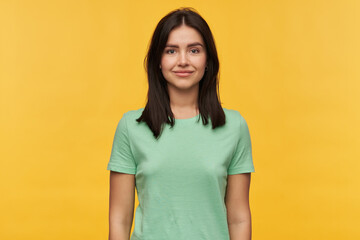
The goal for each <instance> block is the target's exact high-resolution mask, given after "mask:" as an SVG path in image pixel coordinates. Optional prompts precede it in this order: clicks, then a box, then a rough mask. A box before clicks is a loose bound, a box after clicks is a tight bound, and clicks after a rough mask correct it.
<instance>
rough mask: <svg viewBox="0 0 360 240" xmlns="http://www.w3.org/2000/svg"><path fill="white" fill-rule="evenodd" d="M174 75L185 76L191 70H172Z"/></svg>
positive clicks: (189, 73)
mask: <svg viewBox="0 0 360 240" xmlns="http://www.w3.org/2000/svg"><path fill="white" fill-rule="evenodd" d="M174 73H175V75H176V76H179V77H187V76H190V75H191V74H192V73H193V72H192V71H174Z"/></svg>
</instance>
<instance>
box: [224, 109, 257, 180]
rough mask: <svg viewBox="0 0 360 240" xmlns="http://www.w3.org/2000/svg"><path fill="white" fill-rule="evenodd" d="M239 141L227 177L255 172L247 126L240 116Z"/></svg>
mask: <svg viewBox="0 0 360 240" xmlns="http://www.w3.org/2000/svg"><path fill="white" fill-rule="evenodd" d="M239 115H240V113H239ZM238 131H239V140H238V143H237V147H236V149H235V153H234V155H233V157H232V159H231V162H230V165H229V167H228V175H233V174H239V173H248V172H255V169H254V164H253V159H252V146H251V138H250V132H249V128H248V125H247V123H246V120H245V119H244V117H243V116H241V115H240V129H239V130H238Z"/></svg>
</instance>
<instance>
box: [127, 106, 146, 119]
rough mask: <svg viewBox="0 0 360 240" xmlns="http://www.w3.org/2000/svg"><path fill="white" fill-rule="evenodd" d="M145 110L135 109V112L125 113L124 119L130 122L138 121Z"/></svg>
mask: <svg viewBox="0 0 360 240" xmlns="http://www.w3.org/2000/svg"><path fill="white" fill-rule="evenodd" d="M143 110H144V108H143V107H142V108H138V109H133V110H128V111H127V112H125V113H124V115H123V117H125V118H126V119H128V120H132V119H134V120H135V119H136V118H139V117H140V116H141V114H142V112H143Z"/></svg>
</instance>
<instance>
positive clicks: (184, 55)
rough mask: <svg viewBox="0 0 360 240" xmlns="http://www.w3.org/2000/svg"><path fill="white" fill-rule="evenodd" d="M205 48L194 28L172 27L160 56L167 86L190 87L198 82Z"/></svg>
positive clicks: (204, 64) (204, 57) (204, 63)
mask: <svg viewBox="0 0 360 240" xmlns="http://www.w3.org/2000/svg"><path fill="white" fill-rule="evenodd" d="M206 56H207V55H206V48H205V44H204V42H203V39H202V36H201V35H200V33H199V32H198V31H197V30H195V29H194V28H191V27H188V26H186V25H182V26H180V27H178V28H175V29H173V30H172V31H171V32H170V34H169V37H168V41H167V43H166V47H165V49H164V51H163V53H162V57H161V63H160V66H161V71H162V74H163V76H164V78H165V79H166V80H167V82H168V87H173V88H177V89H183V90H185V89H190V88H192V87H194V86H196V85H198V84H199V82H200V80H201V79H202V77H203V76H204V73H205V67H206Z"/></svg>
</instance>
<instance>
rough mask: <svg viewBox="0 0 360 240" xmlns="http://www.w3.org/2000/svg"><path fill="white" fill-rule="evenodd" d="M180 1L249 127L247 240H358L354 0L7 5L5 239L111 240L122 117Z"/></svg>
mask: <svg viewBox="0 0 360 240" xmlns="http://www.w3.org/2000/svg"><path fill="white" fill-rule="evenodd" d="M178 7H193V8H195V9H196V10H197V11H198V12H199V13H200V14H201V15H202V16H203V17H204V18H205V19H206V21H207V22H208V24H209V26H210V28H211V30H212V31H213V34H214V37H215V41H216V45H217V49H218V53H219V58H220V99H221V103H222V104H223V106H224V107H226V108H230V109H236V110H238V111H239V112H240V113H241V114H242V115H243V116H244V118H245V119H246V121H247V123H248V126H249V130H250V134H251V139H252V147H253V161H254V166H255V169H256V172H255V173H254V174H252V180H251V188H250V205H251V211H252V224H253V225H252V227H253V239H254V240H262V239H276V240H282V239H284V240H289V239H291V240H304V239H314V240H318V239H327V240H338V239H342V240H346V239H360V232H359V230H358V228H357V227H358V226H359V224H360V222H359V216H360V206H359V202H360V192H359V183H360V174H359V167H360V163H359V160H360V151H359V145H360V141H359V133H360V127H359V123H360V113H359V112H360V111H359V106H360V105H359V104H360V81H359V80H360V69H359V66H360V57H359V56H360V47H359V42H360V34H359V26H360V19H359V12H360V2H359V1H356V0H341V1H340V0H338V1H335V0H328V1H325V0H322V1H321V0H291V1H285V0H283V1H279V0H274V1H267V0H257V1H243V0H241V1H215V0H207V1H197V0H192V1H177V0H172V1H164V0H152V1H145V0H142V1H140V0H137V1H109V0H102V1H100V0H98V1H95V0H93V1H90V0H87V1H85V0H79V1H69V0H61V1H60V0H52V1H45V0H43V1H39V0H32V1H30V0H29V1H27V0H22V1H21V0H18V1H15V0H13V1H12V0H1V2H0V110H1V112H0V114H1V115H0V131H1V132H0V137H1V139H0V144H1V152H0V154H1V155H0V193H1V198H0V212H1V217H0V239H28V240H30V239H37V240H42V239H52V240H57V239H107V237H108V236H107V234H108V197H109V196H108V194H109V171H107V170H106V166H107V163H108V160H109V157H110V152H111V146H112V141H113V137H114V133H115V129H116V125H117V122H118V121H119V119H120V117H121V116H122V114H123V113H124V112H126V111H128V110H133V109H138V108H140V107H143V106H145V103H146V93H147V79H146V74H145V70H144V68H143V60H144V57H145V54H146V51H147V47H148V44H149V41H150V38H151V35H152V33H153V31H154V29H155V26H156V24H157V23H158V21H159V20H160V19H161V18H162V17H163V16H165V15H166V14H167V13H168V12H170V11H171V10H174V9H176V8H178ZM136 197H137V196H136ZM137 204H138V202H137V198H136V205H137ZM136 205H135V206H136ZM133 227H134V225H133Z"/></svg>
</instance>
